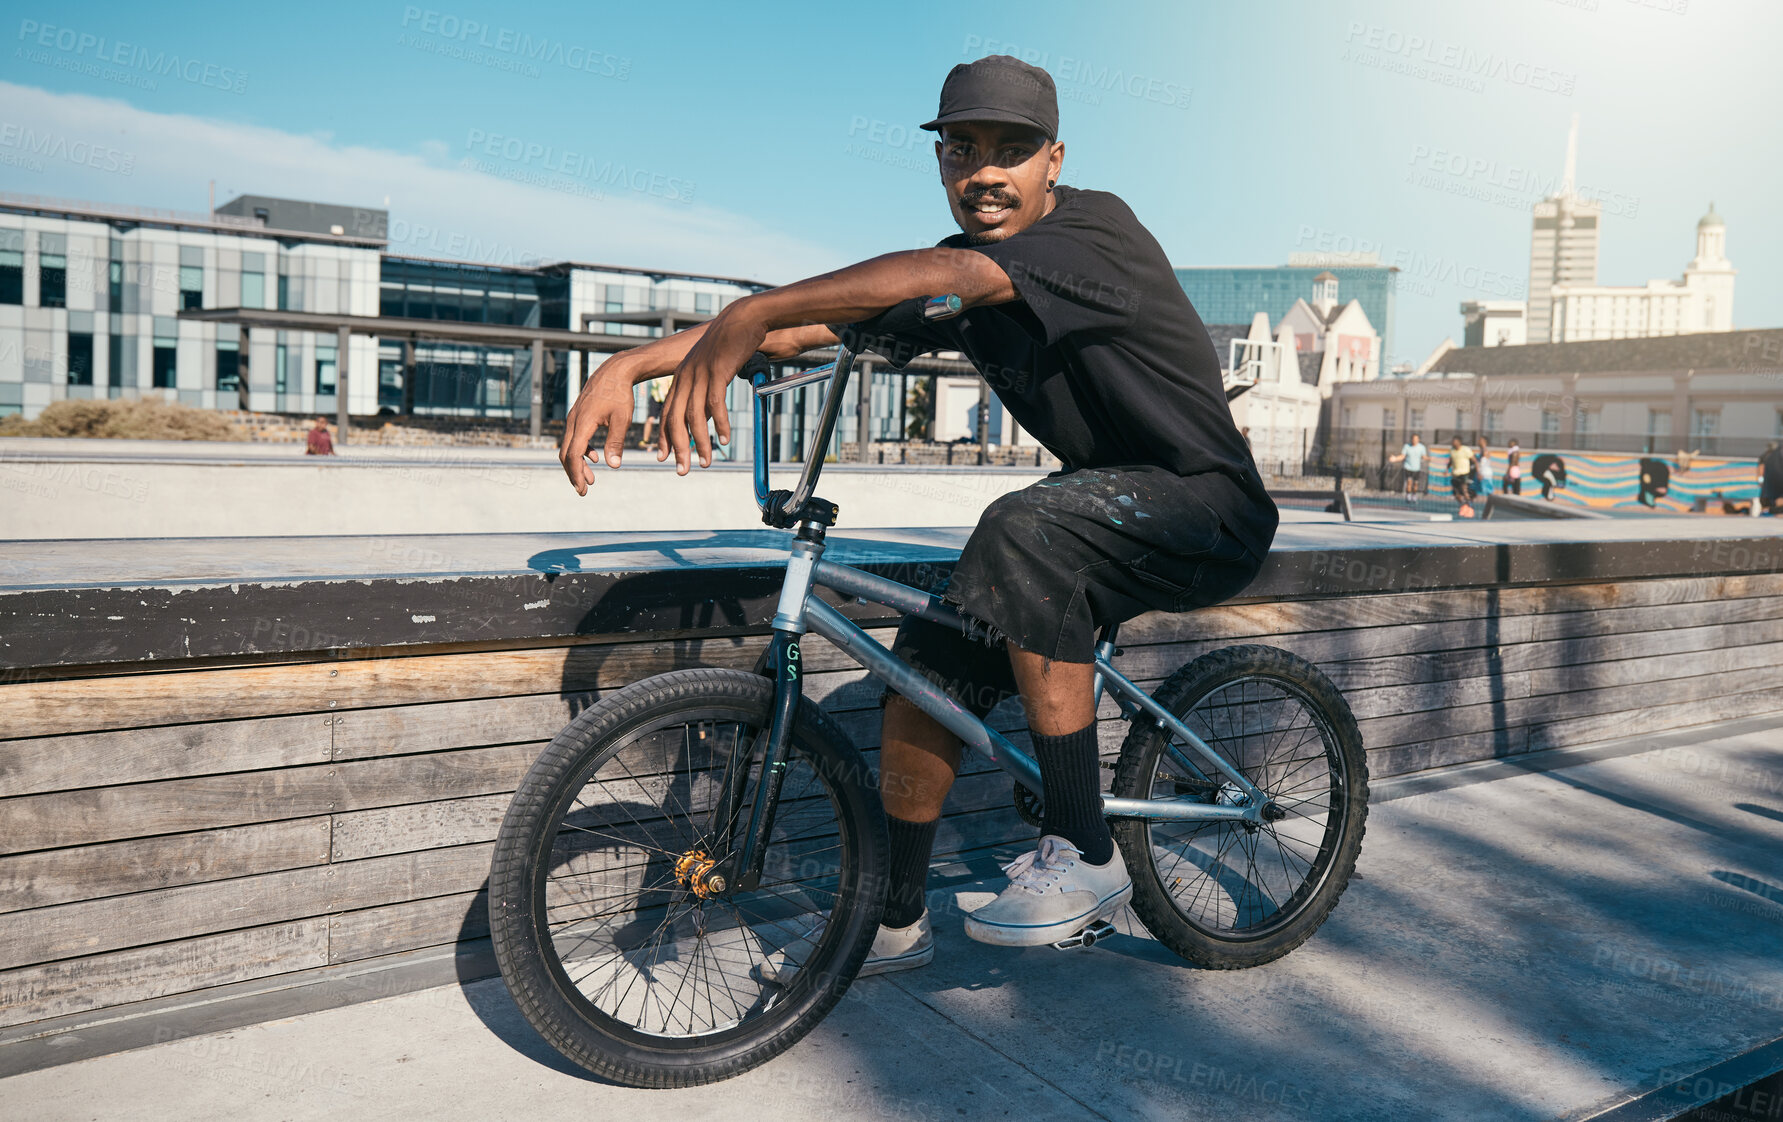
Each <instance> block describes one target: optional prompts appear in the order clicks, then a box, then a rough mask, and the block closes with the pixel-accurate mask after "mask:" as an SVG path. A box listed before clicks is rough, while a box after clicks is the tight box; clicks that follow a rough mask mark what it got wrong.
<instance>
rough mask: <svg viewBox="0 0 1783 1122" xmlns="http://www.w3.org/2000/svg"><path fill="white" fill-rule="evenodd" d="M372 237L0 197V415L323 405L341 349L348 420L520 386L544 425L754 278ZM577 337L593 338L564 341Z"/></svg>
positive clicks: (238, 209) (334, 211) (288, 219)
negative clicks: (400, 246) (590, 379)
mask: <svg viewBox="0 0 1783 1122" xmlns="http://www.w3.org/2000/svg"><path fill="white" fill-rule="evenodd" d="M387 229H388V215H387V213H386V212H385V211H383V210H379V209H375V208H366V207H348V206H334V205H332V204H325V203H312V202H305V201H301V200H289V199H275V198H270V197H265V196H243V197H242V198H239V199H235V200H233V201H231V202H228V203H225V204H224V205H223V206H220V207H218V208H217V209H216V211H215V212H213V213H210V214H186V213H180V212H174V211H165V210H153V209H148V208H140V207H130V206H115V205H108V204H93V203H74V202H65V201H60V200H47V199H38V198H33V197H24V196H4V195H0V414H6V413H21V412H22V413H23V414H25V415H26V416H27V417H31V416H35V415H36V414H37V413H39V412H41V411H42V409H43V408H44V407H45V406H46V405H49V404H50V403H51V402H53V401H59V400H63V399H66V398H95V397H98V398H126V397H140V396H162V397H166V398H168V399H170V400H174V401H178V402H180V403H182V404H185V405H189V406H194V407H197V408H205V409H245V410H251V411H255V412H277V413H305V414H322V413H327V414H338V413H339V412H340V406H341V404H342V403H341V402H340V401H339V400H338V396H337V389H338V380H337V371H338V370H339V369H340V358H341V356H340V353H339V352H340V346H341V341H342V340H343V339H345V340H346V341H347V342H346V346H347V349H348V350H347V356H346V357H347V367H348V370H349V372H350V377H349V378H348V390H347V396H348V398H349V400H348V401H347V402H346V403H345V404H346V405H347V406H348V409H347V411H348V412H350V413H352V414H355V415H364V414H374V413H379V412H387V413H400V414H409V413H412V414H420V415H430V414H431V415H445V416H461V417H469V418H474V417H490V418H508V419H512V418H524V417H527V416H528V414H529V413H530V412H531V411H532V406H533V397H534V394H533V387H534V384H535V382H537V383H538V385H539V389H540V394H539V396H540V398H541V399H542V401H541V406H542V411H543V415H544V416H545V417H546V418H551V417H561V416H563V414H564V413H565V411H566V410H567V408H568V404H569V402H570V400H571V399H572V398H573V396H574V394H575V392H576V391H577V390H578V389H579V388H580V384H581V378H582V377H583V376H584V375H585V373H586V372H587V369H586V368H585V363H594V362H598V360H599V359H600V358H602V357H604V354H605V353H606V351H610V350H612V349H613V348H614V345H615V344H614V343H613V342H611V340H612V339H613V338H614V337H618V336H632V337H648V336H653V335H658V334H661V333H662V331H663V330H665V329H669V330H676V329H679V328H680V327H683V326H686V325H687V324H689V323H695V322H700V321H702V320H704V319H708V318H710V317H711V316H712V315H713V314H715V313H716V312H717V311H718V310H719V309H721V308H722V307H723V306H724V305H725V304H727V303H729V302H730V301H732V300H735V299H737V298H739V297H741V296H745V295H748V294H749V293H751V292H757V291H760V290H762V289H763V288H766V287H767V286H766V285H763V284H759V283H757V282H753V281H746V280H739V279H736V278H730V277H714V276H705V275H699V274H686V273H678V272H674V271H668V270H652V269H640V268H629V267H622V266H613V265H599V264H586V263H579V262H555V263H549V264H541V265H534V266H488V265H476V264H471V263H467V262H461V261H445V260H437V259H429V258H420V257H410V256H404V255H400V254H392V253H389V252H388V251H387V242H386V238H387ZM380 321H382V322H384V323H389V324H390V325H391V330H390V332H389V333H388V334H387V335H385V334H380V333H379V331H378V328H379V326H380V325H381V324H380ZM269 325H270V326H269ZM589 332H594V333H597V334H598V335H599V337H600V338H601V339H602V340H605V342H602V343H601V344H599V345H595V344H594V343H592V342H591V343H590V344H589V345H586V346H584V345H581V344H580V340H579V339H578V338H576V337H575V336H572V335H568V334H566V333H589ZM547 340H548V342H547ZM540 343H546V345H545V346H543V347H541V346H539V344H540ZM529 344H530V345H529ZM535 354H537V355H538V357H539V360H540V361H539V365H540V366H541V368H542V369H540V370H539V371H537V372H536V373H535V371H534V370H533V365H534V355H535ZM371 371H377V374H378V376H377V377H375V378H373V377H369V376H364V375H366V374H369V372H371Z"/></svg>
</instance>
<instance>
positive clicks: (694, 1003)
mask: <svg viewBox="0 0 1783 1122" xmlns="http://www.w3.org/2000/svg"><path fill="white" fill-rule="evenodd" d="M773 699H774V684H773V682H772V681H770V680H768V679H766V678H762V677H759V676H757V675H754V674H747V673H743V672H740V671H733V670H711V669H692V670H677V671H674V672H672V673H668V674H662V675H659V676H657V677H654V678H650V679H647V680H645V681H642V682H639V683H637V684H635V685H632V686H628V687H626V688H625V689H622V690H620V691H618V692H617V693H614V694H613V695H611V696H609V697H607V698H605V699H603V700H602V701H601V702H600V703H599V704H597V705H594V706H592V707H590V708H589V709H587V710H585V711H584V712H583V713H581V714H580V715H579V716H578V717H577V718H576V719H575V720H574V721H573V722H571V724H570V725H569V726H568V727H567V728H565V729H564V730H563V731H562V732H561V733H559V734H558V735H557V737H556V739H554V740H553V741H552V742H551V744H550V745H549V746H548V747H547V748H546V749H545V752H544V753H543V755H541V756H540V757H539V760H538V762H537V763H535V764H534V765H533V767H532V769H531V770H530V771H529V772H528V773H527V775H526V778H525V779H524V780H523V781H522V783H521V784H520V789H519V790H518V791H517V792H516V793H515V795H514V800H513V802H512V803H511V804H510V806H509V808H508V813H507V817H506V819H505V820H504V821H503V823H502V827H501V832H500V834H499V836H498V837H497V839H496V844H495V854H494V858H493V861H492V863H491V867H490V872H489V926H490V933H491V935H492V936H493V940H494V944H495V956H496V961H497V962H498V963H499V965H500V967H501V973H502V977H503V979H504V980H505V981H506V982H507V985H508V990H509V992H510V993H512V994H513V996H514V1000H515V1002H516V1003H517V1004H518V1005H519V1007H520V1010H521V1012H522V1013H523V1014H524V1015H525V1016H526V1019H527V1020H528V1021H529V1022H531V1024H532V1026H533V1027H534V1028H535V1029H537V1030H538V1032H539V1034H540V1035H541V1036H543V1037H544V1038H545V1039H546V1040H547V1041H549V1042H550V1044H551V1045H552V1047H554V1048H556V1049H557V1050H558V1051H559V1052H561V1053H562V1054H563V1055H564V1056H565V1057H566V1058H568V1059H570V1060H571V1061H573V1062H574V1063H576V1064H577V1065H579V1066H581V1067H583V1068H585V1069H586V1070H588V1071H590V1072H593V1073H594V1074H596V1075H598V1076H601V1077H603V1078H605V1079H610V1080H613V1081H615V1082H618V1083H623V1084H626V1085H629V1086H634V1087H688V1086H693V1085H696V1084H701V1083H710V1082H714V1081H716V1080H720V1079H727V1078H729V1077H731V1076H734V1075H737V1074H739V1073H741V1072H744V1071H747V1070H749V1069H750V1068H753V1067H755V1066H757V1065H758V1064H761V1063H764V1062H766V1061H767V1060H769V1059H772V1058H773V1057H774V1056H777V1055H779V1054H780V1053H781V1052H783V1051H785V1050H786V1049H788V1048H790V1047H792V1045H793V1044H794V1043H796V1042H797V1041H798V1040H799V1039H800V1038H801V1037H803V1036H804V1035H805V1034H806V1033H807V1032H809V1031H811V1029H812V1028H814V1027H815V1026H816V1025H817V1023H818V1022H819V1021H821V1020H822V1019H823V1018H824V1016H825V1015H826V1014H827V1013H828V1012H829V1011H830V1009H831V1008H832V1007H834V1005H835V1004H836V1002H837V1001H838V1000H840V999H841V997H842V994H843V992H844V991H845V990H846V989H847V988H848V985H849V984H850V983H851V982H852V981H853V980H854V976H855V974H856V973H857V972H858V971H859V969H860V965H861V961H862V960H863V959H864V958H865V957H866V955H867V952H868V950H869V949H870V948H871V946H872V941H873V936H874V934H875V933H876V932H877V930H878V927H879V915H880V911H881V910H882V908H883V905H884V901H883V892H882V887H883V883H884V873H883V869H884V864H885V850H886V841H885V816H884V812H883V811H882V809H881V807H880V802H879V798H878V794H877V792H876V791H875V790H874V789H872V787H871V785H870V784H869V783H868V781H867V771H866V766H865V763H864V762H863V760H862V759H861V756H860V753H859V752H858V751H856V749H855V748H854V746H853V745H852V744H851V743H850V742H849V740H848V738H847V736H846V735H845V734H844V733H843V732H842V730H841V729H840V728H838V727H837V726H836V724H835V722H834V721H833V720H831V719H830V718H829V717H828V716H826V715H825V714H824V713H823V712H822V711H821V710H819V709H818V708H817V707H816V706H815V705H813V704H811V703H810V702H808V701H806V702H801V703H800V706H799V709H798V714H797V717H796V719H795V721H794V727H793V733H792V749H793V751H792V755H791V758H790V759H789V761H788V766H787V769H786V780H785V785H784V787H783V789H782V801H781V803H780V810H779V813H778V814H777V815H776V817H775V823H774V830H775V833H774V835H773V836H772V837H771V838H770V839H769V845H768V851H767V861H766V866H765V868H764V872H763V876H762V883H761V885H760V886H759V887H758V889H757V890H756V891H755V892H753V893H744V892H736V891H733V892H727V893H724V894H722V896H711V897H701V896H700V895H699V894H697V893H696V892H694V891H693V890H692V888H690V887H689V886H688V883H687V881H685V880H684V879H682V873H681V864H680V861H679V860H677V859H676V856H675V855H676V853H677V852H682V853H686V852H691V851H692V849H697V848H700V847H701V846H702V845H703V844H704V841H705V840H709V839H710V838H711V837H714V836H716V835H717V834H718V833H720V832H722V829H723V828H722V827H721V826H720V825H719V823H721V822H722V821H723V819H724V818H725V815H724V814H723V813H721V812H720V810H719V809H718V808H719V806H720V804H721V802H723V796H722V792H723V791H724V789H725V787H724V776H725V775H726V774H728V773H729V771H730V765H731V763H733V762H734V761H735V760H736V759H737V758H738V757H739V756H741V755H748V756H751V757H753V756H755V755H758V754H759V753H760V751H761V749H762V746H763V744H764V743H765V741H766V730H767V728H768V725H769V721H770V714H771V711H772V705H773ZM731 726H735V730H736V731H735V732H734V733H732V734H725V733H723V732H722V731H720V730H722V729H725V728H729V727H731ZM676 730H679V734H677V731H676ZM694 730H698V732H697V734H696V732H695V731H694ZM677 736H678V737H679V739H677ZM652 761H653V762H652ZM640 762H641V763H643V764H644V765H646V766H654V767H656V768H657V770H655V771H639V770H638V767H637V766H634V765H637V764H639V763H640ZM760 770H761V769H760V766H759V762H757V763H756V764H754V765H753V766H752V767H751V768H750V780H749V785H748V787H747V788H746V789H745V792H744V795H743V797H742V798H741V799H740V800H737V802H736V803H735V805H739V806H742V807H744V808H747V807H748V806H749V805H750V801H751V800H752V799H753V795H754V789H755V782H756V779H757V778H758V777H759V773H760ZM652 792H659V794H658V795H652ZM640 795H641V796H642V800H641V801H640V800H639V798H638V796H640ZM653 799H660V801H655V802H653V801H652V800H653ZM681 812H684V815H682V817H681V818H677V815H678V814H680V813H681ZM826 816H827V817H826ZM741 817H742V819H743V820H744V822H746V820H747V818H748V813H747V810H746V809H745V810H744V812H743V814H742V816H741ZM832 819H833V825H832V824H831V820H832ZM813 821H815V822H817V823H818V825H817V826H816V827H815V829H816V832H815V833H813V832H810V830H809V828H810V825H811V823H812V822H813ZM603 827H604V829H603ZM742 828H744V827H742V826H739V825H736V824H735V820H734V819H733V825H732V826H731V827H730V832H731V833H732V834H733V835H736V834H737V833H738V831H739V830H740V829H742ZM690 838H691V839H693V841H692V843H691V845H690V847H689V848H688V849H678V848H677V847H682V846H684V845H688V844H689V843H688V839H690ZM832 843H833V844H832ZM739 844H740V841H739ZM832 852H833V854H834V856H833V857H832V856H830V854H831V853H832ZM832 866H833V868H832ZM556 869H563V870H565V871H564V872H561V873H556V874H555V875H554V870H556ZM782 874H784V875H782ZM653 877H654V878H655V880H654V883H652V878H653ZM591 878H594V879H591ZM634 881H635V882H636V887H633V882H634ZM831 886H833V887H831ZM603 893H605V897H604V898H603V896H602V894H603ZM591 903H592V905H593V907H592V909H588V905H589V904H591ZM807 905H809V906H808V907H807V910H806V911H803V912H800V911H798V910H797V909H798V908H799V907H801V906H807ZM584 909H588V910H587V911H586V912H585V911H584ZM789 913H790V918H788V914H789ZM658 917H660V921H658ZM651 923H656V926H655V928H654V930H653V931H648V932H647V926H648V925H649V924H651ZM793 931H797V932H802V933H801V934H793V935H789V932H793ZM652 936H654V938H652ZM776 937H785V938H786V939H787V941H786V942H785V943H783V944H780V945H775V946H773V947H772V949H770V950H764V949H763V947H764V945H767V944H770V943H771V942H772V940H773V939H774V938H776ZM803 944H809V945H810V947H811V949H810V951H809V952H808V953H807V952H805V951H804V950H802V949H798V948H800V947H802V945H803ZM688 948H691V949H688ZM800 956H803V957H800ZM646 957H647V961H646ZM677 972H678V974H677ZM575 973H581V974H582V975H583V979H582V980H581V981H580V982H579V981H578V980H577V979H575V978H572V974H575ZM665 974H666V975H668V977H669V980H668V981H666V982H662V983H661V986H662V992H660V993H655V1002H656V1004H655V1005H654V1006H653V1005H652V995H653V991H654V990H655V987H657V986H658V985H659V977H661V976H663V975H665ZM677 976H678V977H679V979H680V981H679V983H678V984H677V983H676V981H675V978H676V977H677ZM626 978H629V981H627V980H625V979H626ZM602 979H605V981H603V980H602ZM640 981H642V982H643V992H642V994H641V995H639V996H638V997H637V1000H636V1001H635V1002H634V1001H632V994H633V992H634V990H635V989H636V988H637V986H638V984H639V983H640ZM622 984H623V987H624V989H623V992H621V985H622ZM720 984H722V988H720ZM752 986H753V987H754V988H753V989H751V987H752ZM584 987H587V988H589V989H591V990H593V992H591V993H590V992H584ZM671 987H673V995H672V998H671V999H669V1000H667V1001H665V1000H664V996H663V995H664V994H666V993H668V992H669V991H670V989H671ZM702 987H703V988H704V989H705V990H707V991H709V992H708V993H706V994H705V995H704V996H702ZM689 990H691V992H687V991H689ZM684 994H685V1002H686V1009H685V1016H686V1020H687V1024H686V1026H685V1029H684V1030H683V1028H682V1026H680V1025H679V1024H678V1020H679V1018H680V1016H681V1015H682V1013H683V1010H682V1008H681V1003H682V1001H683V997H684ZM702 1002H704V1003H706V1004H707V1005H708V1007H709V1013H701V1011H700V1010H699V1005H700V1004H701V1003H702ZM725 1018H730V1019H728V1020H726V1019H725ZM706 1021H710V1022H711V1023H710V1024H709V1025H707V1024H706V1023H705V1022H706Z"/></svg>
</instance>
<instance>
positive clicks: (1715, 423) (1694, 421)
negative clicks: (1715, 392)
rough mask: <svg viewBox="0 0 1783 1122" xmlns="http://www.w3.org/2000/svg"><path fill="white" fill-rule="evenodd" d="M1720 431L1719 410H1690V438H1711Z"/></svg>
mask: <svg viewBox="0 0 1783 1122" xmlns="http://www.w3.org/2000/svg"><path fill="white" fill-rule="evenodd" d="M1720 431H1721V410H1719V409H1692V410H1691V411H1690V438H1691V439H1692V440H1695V439H1698V438H1700V437H1713V436H1715V435H1716V434H1717V433H1719V432H1720Z"/></svg>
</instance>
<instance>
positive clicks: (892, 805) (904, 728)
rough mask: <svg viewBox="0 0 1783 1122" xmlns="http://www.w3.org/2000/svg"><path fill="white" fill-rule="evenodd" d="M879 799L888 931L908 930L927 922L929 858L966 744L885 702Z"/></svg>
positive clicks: (905, 706)
mask: <svg viewBox="0 0 1783 1122" xmlns="http://www.w3.org/2000/svg"><path fill="white" fill-rule="evenodd" d="M879 743H880V748H879V793H880V798H881V800H882V801H883V802H884V804H885V826H886V831H887V834H888V840H889V841H890V843H891V845H890V860H889V861H888V862H887V868H886V893H885V914H884V916H883V917H882V918H881V920H880V922H881V923H882V924H884V925H885V926H886V927H908V926H910V925H911V924H913V923H915V922H916V921H917V919H919V918H920V917H921V916H922V912H923V907H924V906H925V903H924V902H925V898H926V888H927V885H928V877H929V853H930V851H931V850H932V849H933V848H934V845H935V827H936V825H937V823H938V822H939V821H940V818H941V804H942V803H943V802H944V801H945V800H946V798H947V792H948V790H949V789H950V788H952V787H953V777H954V772H955V771H956V770H957V769H958V768H959V765H960V738H959V737H957V736H955V735H954V734H953V733H951V732H948V731H947V729H945V728H943V727H942V726H941V724H940V723H939V722H937V721H936V720H935V719H934V718H933V717H931V716H929V715H928V714H927V713H924V712H923V711H922V710H920V709H918V708H917V707H916V706H914V705H912V704H910V702H909V701H908V700H906V699H905V698H904V697H902V696H901V695H897V694H893V695H892V696H890V697H888V698H886V701H885V720H884V724H883V726H882V731H881V734H880V738H879Z"/></svg>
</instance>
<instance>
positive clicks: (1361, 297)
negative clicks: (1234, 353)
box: [1176, 254, 1399, 358]
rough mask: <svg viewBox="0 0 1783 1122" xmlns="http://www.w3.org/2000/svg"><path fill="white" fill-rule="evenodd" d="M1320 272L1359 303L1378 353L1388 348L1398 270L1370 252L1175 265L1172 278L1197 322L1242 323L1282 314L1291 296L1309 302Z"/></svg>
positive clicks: (1388, 351)
mask: <svg viewBox="0 0 1783 1122" xmlns="http://www.w3.org/2000/svg"><path fill="white" fill-rule="evenodd" d="M1325 274H1329V275H1330V276H1333V277H1335V278H1337V282H1338V284H1339V285H1340V286H1342V289H1343V292H1344V295H1345V297H1346V298H1347V299H1351V300H1355V301H1356V302H1357V303H1359V304H1360V305H1361V306H1362V311H1363V313H1364V314H1366V316H1367V317H1368V322H1369V324H1370V325H1371V326H1372V329H1373V331H1374V332H1375V333H1377V334H1378V336H1379V338H1380V340H1381V344H1382V348H1383V350H1382V353H1383V354H1391V353H1393V306H1394V302H1395V299H1396V293H1397V289H1398V274H1399V270H1398V269H1397V268H1396V267H1393V266H1390V265H1382V264H1380V263H1379V261H1378V259H1376V258H1373V257H1371V256H1369V255H1359V254H1352V255H1347V256H1345V257H1342V258H1328V257H1321V256H1319V255H1313V254H1294V255H1292V256H1291V257H1290V258H1289V264H1287V265H1260V266H1236V267H1228V266H1215V267H1197V268H1186V269H1178V270H1176V279H1177V282H1178V283H1180V284H1181V285H1182V289H1183V291H1184V292H1185V293H1187V294H1188V297H1189V302H1190V303H1191V304H1193V305H1195V311H1196V313H1197V314H1199V315H1200V316H1201V322H1203V323H1229V324H1230V323H1236V324H1247V323H1250V322H1251V319H1252V317H1254V316H1256V315H1257V314H1258V313H1262V314H1263V315H1265V316H1268V317H1269V319H1270V321H1271V322H1274V321H1276V320H1279V319H1281V318H1282V317H1283V316H1285V315H1287V314H1288V311H1289V310H1290V309H1291V308H1293V307H1294V304H1295V302H1296V301H1305V302H1307V303H1311V302H1312V301H1313V299H1314V296H1315V293H1314V287H1315V285H1316V284H1317V283H1318V278H1319V277H1320V276H1321V275H1325ZM1220 357H1221V358H1224V357H1225V356H1224V355H1221V356H1220ZM1378 357H1379V356H1378V355H1377V358H1378Z"/></svg>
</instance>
